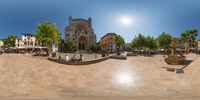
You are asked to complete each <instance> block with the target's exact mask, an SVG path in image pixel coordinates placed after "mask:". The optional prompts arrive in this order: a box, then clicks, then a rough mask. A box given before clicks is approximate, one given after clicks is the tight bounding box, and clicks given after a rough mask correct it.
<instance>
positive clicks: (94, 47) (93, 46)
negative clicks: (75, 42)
mask: <svg viewBox="0 0 200 100" xmlns="http://www.w3.org/2000/svg"><path fill="white" fill-rule="evenodd" d="M90 50H92V51H93V52H95V50H96V45H94V44H93V45H92V46H91V47H90Z"/></svg>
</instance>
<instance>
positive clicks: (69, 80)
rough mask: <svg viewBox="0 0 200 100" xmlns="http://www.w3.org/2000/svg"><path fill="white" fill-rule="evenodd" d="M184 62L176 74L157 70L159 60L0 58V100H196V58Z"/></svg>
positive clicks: (199, 64)
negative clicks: (79, 61)
mask: <svg viewBox="0 0 200 100" xmlns="http://www.w3.org/2000/svg"><path fill="white" fill-rule="evenodd" d="M186 57H187V58H186V59H188V60H193V62H192V63H190V64H189V65H188V66H187V67H186V68H185V69H184V73H179V74H177V73H175V72H171V71H166V69H164V68H162V66H161V65H160V59H163V57H162V55H156V56H153V57H144V56H137V57H128V59H127V60H116V59H108V60H106V61H103V62H100V63H96V64H91V65H84V66H70V65H63V64H58V63H55V62H51V61H48V60H46V59H39V58H32V57H29V56H26V55H21V54H3V55H0V100H4V99H5V100H10V99H12V100H13V99H16V100H26V99H27V98H28V99H30V100H35V99H41V100H44V99H47V100H55V99H59V100H61V99H63V98H65V99H64V100H66V99H77V98H82V99H83V98H85V99H84V100H87V99H89V98H92V99H91V100H93V99H101V98H106V99H108V100H110V99H112V98H115V99H119V98H124V97H128V98H138V99H139V100H143V99H145V98H146V99H148V100H150V98H151V97H153V98H154V97H156V98H162V99H163V98H169V97H170V98H171V97H172V98H175V99H174V100H177V99H176V98H178V97H180V98H188V97H189V98H190V97H193V98H194V99H195V100H197V99H196V98H197V97H199V96H200V78H199V76H200V73H199V71H200V55H195V54H189V55H186ZM24 98H25V99H24ZM77 100H78V99H77ZM129 100H131V99H129ZM165 100H167V99H165ZM183 100H186V99H183Z"/></svg>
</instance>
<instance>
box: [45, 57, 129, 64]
mask: <svg viewBox="0 0 200 100" xmlns="http://www.w3.org/2000/svg"><path fill="white" fill-rule="evenodd" d="M110 58H112V59H121V60H127V57H126V56H107V57H103V58H99V59H93V60H85V61H80V62H71V61H67V62H66V61H64V60H62V61H61V60H59V59H56V58H48V60H50V61H53V62H57V63H61V64H66V65H89V64H94V63H98V62H102V61H105V60H107V59H110Z"/></svg>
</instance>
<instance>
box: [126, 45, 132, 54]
mask: <svg viewBox="0 0 200 100" xmlns="http://www.w3.org/2000/svg"><path fill="white" fill-rule="evenodd" d="M132 50H133V47H132V45H131V44H130V45H128V46H126V51H128V52H129V51H132Z"/></svg>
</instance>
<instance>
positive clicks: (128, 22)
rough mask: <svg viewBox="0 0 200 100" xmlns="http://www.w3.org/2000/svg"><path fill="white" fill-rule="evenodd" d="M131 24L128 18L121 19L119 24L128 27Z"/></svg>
mask: <svg viewBox="0 0 200 100" xmlns="http://www.w3.org/2000/svg"><path fill="white" fill-rule="evenodd" d="M131 22H132V20H131V18H129V17H123V18H121V23H122V24H124V25H129V24H131Z"/></svg>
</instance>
